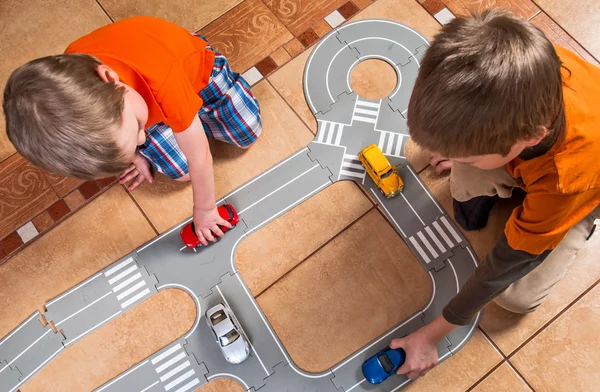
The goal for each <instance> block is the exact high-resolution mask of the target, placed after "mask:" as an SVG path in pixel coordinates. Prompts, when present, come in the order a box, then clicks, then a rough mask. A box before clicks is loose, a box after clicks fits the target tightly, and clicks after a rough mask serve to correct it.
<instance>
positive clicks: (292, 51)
mask: <svg viewBox="0 0 600 392" xmlns="http://www.w3.org/2000/svg"><path fill="white" fill-rule="evenodd" d="M283 47H284V48H285V50H286V51H287V52H288V53H289V55H290V56H291V57H296V56H298V55H299V54H300V53H302V52H303V51H304V45H302V42H300V41H298V38H294V39H293V40H291V41H290V42H288V43H286V44H285V45H283Z"/></svg>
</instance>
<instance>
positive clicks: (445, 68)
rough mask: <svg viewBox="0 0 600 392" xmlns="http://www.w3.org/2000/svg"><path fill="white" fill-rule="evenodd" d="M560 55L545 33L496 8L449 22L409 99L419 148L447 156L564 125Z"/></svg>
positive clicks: (495, 147) (501, 149) (491, 149)
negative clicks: (541, 128)
mask: <svg viewBox="0 0 600 392" xmlns="http://www.w3.org/2000/svg"><path fill="white" fill-rule="evenodd" d="M560 69H561V62H560V59H559V58H558V56H557V54H556V52H555V50H554V47H553V46H552V44H551V43H550V41H548V39H547V38H546V36H545V35H544V33H542V31H540V30H539V29H538V28H537V27H535V26H534V25H532V24H531V23H529V22H527V21H525V20H524V19H521V18H518V17H516V16H514V15H512V14H510V13H508V12H506V11H503V10H500V9H495V10H490V11H485V12H483V13H482V14H478V15H474V16H472V17H470V18H457V19H454V20H453V21H451V22H450V23H448V24H447V25H445V26H444V27H443V28H442V30H441V32H440V33H439V34H438V35H437V36H436V37H435V39H434V41H433V43H432V44H431V47H430V48H429V49H428V50H427V52H426V54H425V56H424V59H423V61H422V64H421V68H420V70H419V76H418V77H417V80H416V82H415V86H414V90H413V93H412V96H411V98H410V102H409V105H408V115H407V117H408V127H409V129H410V134H411V137H412V138H413V140H414V141H415V142H416V143H417V144H418V145H420V146H421V147H423V148H425V149H428V150H430V151H433V152H437V153H440V154H441V155H443V156H445V157H447V158H464V157H468V156H476V155H486V154H501V155H503V156H506V155H507V154H508V153H509V151H510V149H511V147H512V146H513V145H514V144H515V143H516V142H517V141H519V140H526V139H528V138H532V137H535V136H537V135H538V134H539V129H538V127H539V126H545V127H546V128H548V130H549V133H550V135H549V136H551V139H553V140H556V137H557V135H561V134H562V132H563V130H564V128H565V114H564V104H563V98H562V80H561V71H560Z"/></svg>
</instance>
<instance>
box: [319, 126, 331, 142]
mask: <svg viewBox="0 0 600 392" xmlns="http://www.w3.org/2000/svg"><path fill="white" fill-rule="evenodd" d="M321 124H323V126H322V127H321V129H319V138H318V139H317V140H318V141H319V143H323V140H325V134H326V133H327V128H329V124H330V123H329V121H323V122H321Z"/></svg>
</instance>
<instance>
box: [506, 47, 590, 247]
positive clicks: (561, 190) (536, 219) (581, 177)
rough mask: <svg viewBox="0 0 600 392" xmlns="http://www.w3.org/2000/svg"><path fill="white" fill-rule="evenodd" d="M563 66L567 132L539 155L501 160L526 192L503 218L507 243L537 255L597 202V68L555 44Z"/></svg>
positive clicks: (560, 238)
mask: <svg viewBox="0 0 600 392" xmlns="http://www.w3.org/2000/svg"><path fill="white" fill-rule="evenodd" d="M555 49H556V52H557V53H558V56H559V57H560V59H561V60H562V62H563V65H564V66H565V67H566V68H567V69H568V70H569V71H570V74H569V71H566V70H564V69H563V70H562V75H563V84H564V87H563V95H564V103H565V115H566V120H567V125H566V131H565V136H564V140H563V142H562V143H556V144H555V145H554V146H553V147H552V148H551V149H550V150H549V151H548V152H546V153H545V154H544V155H542V156H540V157H537V158H534V159H530V160H523V159H520V158H517V159H514V160H513V161H511V162H510V163H508V164H507V165H506V168H507V170H508V172H509V173H510V174H511V175H512V176H513V177H514V178H520V179H521V180H522V182H523V185H522V187H523V189H524V190H525V191H526V192H527V196H526V197H525V201H524V202H523V205H522V206H520V207H517V208H515V210H514V211H513V213H512V215H511V217H510V219H509V220H508V222H507V223H506V227H505V230H504V232H505V234H506V237H507V239H508V244H509V245H510V246H511V247H512V248H513V249H516V250H523V251H526V252H528V253H532V254H541V253H542V252H544V251H545V250H547V249H553V248H554V247H556V245H558V243H559V242H560V241H561V240H562V239H563V237H564V236H565V234H566V233H567V232H568V231H569V229H571V227H573V226H575V225H576V224H577V223H578V222H579V221H580V220H582V219H583V218H585V217H586V216H587V215H588V214H589V213H590V212H592V211H593V210H594V208H596V207H597V206H598V205H599V204H600V163H599V161H600V69H599V68H597V67H595V66H593V65H591V64H589V63H587V62H585V61H584V60H582V59H581V58H580V57H578V56H577V55H575V54H573V53H571V52H569V51H568V50H566V49H563V48H559V47H555Z"/></svg>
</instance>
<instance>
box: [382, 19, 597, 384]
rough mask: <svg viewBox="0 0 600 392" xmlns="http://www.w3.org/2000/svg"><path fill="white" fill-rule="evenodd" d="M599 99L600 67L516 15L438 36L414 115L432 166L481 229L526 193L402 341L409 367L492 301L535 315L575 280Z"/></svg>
mask: <svg viewBox="0 0 600 392" xmlns="http://www.w3.org/2000/svg"><path fill="white" fill-rule="evenodd" d="M599 107H600V69H598V68H597V67H595V66H593V65H591V64H588V63H587V62H585V61H584V60H582V59H581V58H579V57H578V56H577V55H575V54H573V53H571V52H569V51H567V50H566V49H563V48H559V47H554V46H553V45H552V44H551V43H550V41H548V39H547V38H546V36H545V35H544V34H543V33H542V31H540V30H539V29H538V28H537V27H535V26H534V25H533V24H531V23H529V22H527V21H525V20H523V19H521V18H518V17H516V16H514V15H512V14H510V13H507V12H505V11H502V10H493V11H487V12H484V13H483V14H481V15H475V16H474V17H470V18H457V19H455V20H453V21H451V22H449V23H448V24H447V25H445V26H444V27H443V28H442V30H441V32H440V33H439V34H438V35H437V36H436V37H435V39H434V41H433V42H432V44H431V47H430V48H429V49H428V50H427V53H426V54H425V57H424V58H423V61H422V63H421V68H420V70H419V75H418V77H417V80H416V82H415V87H414V90H413V93H412V96H411V99H410V103H409V106H408V114H407V122H408V127H409V129H410V134H411V138H412V139H413V140H414V142H415V143H417V144H418V145H420V146H421V147H422V148H424V149H426V150H428V151H431V152H433V154H434V158H432V160H431V164H432V166H433V167H434V168H436V169H437V171H438V172H441V171H443V170H444V169H450V168H451V173H450V190H451V193H452V197H453V199H454V216H455V219H456V221H457V222H458V223H459V224H460V225H461V226H462V227H463V228H464V229H465V230H476V229H480V228H482V227H484V226H485V225H486V223H487V218H488V213H489V212H490V210H491V208H492V206H493V204H494V202H495V201H496V200H497V199H498V198H499V197H502V198H508V197H511V196H512V194H513V192H520V193H525V198H524V200H523V202H522V204H521V205H520V206H518V207H517V208H515V209H514V210H513V212H512V215H511V216H510V218H509V219H508V221H507V222H506V226H505V229H504V233H503V234H502V235H501V236H500V238H498V240H497V241H496V244H495V245H494V247H493V248H492V250H491V251H490V252H489V253H488V254H487V256H486V257H485V259H484V260H483V261H482V263H481V264H480V265H479V266H477V268H476V270H475V272H474V274H473V276H471V277H470V278H469V280H468V281H467V282H466V283H465V284H464V286H463V287H462V288H461V289H460V292H459V293H458V294H457V295H456V296H455V297H454V298H453V299H452V300H451V301H450V302H449V303H448V304H447V305H446V306H445V307H444V309H443V312H442V314H441V315H440V316H439V317H437V318H436V319H434V320H433V321H432V322H431V323H429V324H427V325H426V326H424V327H422V328H420V329H419V330H417V331H415V332H413V333H412V334H410V335H408V336H406V337H404V338H401V339H394V340H393V341H392V343H391V347H392V348H398V347H402V348H403V349H404V350H405V351H406V362H405V363H404V365H403V366H402V367H400V369H398V373H401V374H406V375H407V376H408V377H409V378H417V377H419V376H422V375H424V374H425V373H427V372H428V371H429V370H430V369H431V368H433V367H434V366H435V365H436V364H437V361H438V352H437V348H436V346H437V343H438V342H439V341H440V340H442V339H443V338H444V336H446V335H447V334H448V333H450V332H451V331H452V330H453V329H455V328H456V327H457V326H458V325H466V324H469V323H470V322H471V321H472V319H473V318H474V317H475V315H476V314H477V313H478V312H479V311H480V310H481V309H482V308H483V307H484V306H485V305H486V304H487V303H488V302H490V301H492V300H494V301H495V302H496V304H498V305H499V306H501V307H503V308H505V309H507V310H509V311H511V312H515V313H526V312H531V311H533V310H535V309H536V308H537V307H538V306H539V305H540V304H541V303H542V302H543V301H544V300H545V299H546V298H547V296H548V294H549V293H550V291H551V290H552V288H553V287H554V286H555V285H556V283H558V282H559V281H560V280H561V279H562V278H563V277H564V275H565V273H566V272H567V270H568V268H569V266H570V265H571V263H572V262H573V260H574V259H575V256H576V254H577V252H578V251H579V250H580V249H581V248H582V247H583V245H584V243H585V241H586V240H587V239H588V238H589V236H590V235H591V233H593V231H594V227H595V226H594V219H595V218H597V217H598V216H599V215H600V207H598V206H599V204H600V166H599V165H598V157H599V156H600V111H599V110H598V108H599ZM442 157H443V158H442Z"/></svg>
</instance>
